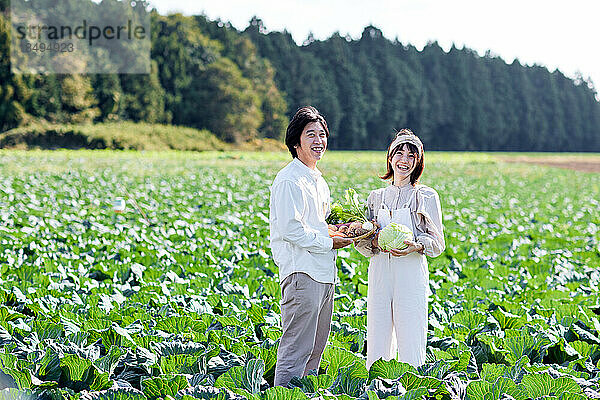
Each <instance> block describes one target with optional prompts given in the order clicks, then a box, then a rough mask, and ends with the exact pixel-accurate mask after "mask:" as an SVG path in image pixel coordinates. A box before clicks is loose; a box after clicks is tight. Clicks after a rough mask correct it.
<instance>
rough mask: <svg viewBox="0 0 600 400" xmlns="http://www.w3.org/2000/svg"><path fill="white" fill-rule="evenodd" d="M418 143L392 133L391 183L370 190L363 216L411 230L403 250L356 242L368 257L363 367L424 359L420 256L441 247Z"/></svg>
mask: <svg viewBox="0 0 600 400" xmlns="http://www.w3.org/2000/svg"><path fill="white" fill-rule="evenodd" d="M423 166H424V162H423V144H422V143H421V140H420V139H419V138H418V137H417V136H416V135H414V134H413V133H412V132H411V131H410V130H409V129H403V130H401V131H400V132H398V133H397V135H396V137H395V139H394V140H393V141H392V143H391V144H390V146H389V148H388V152H387V172H386V173H385V174H384V175H383V176H381V179H384V180H387V179H392V181H391V185H390V186H388V187H385V188H383V189H377V190H374V191H372V192H371V194H370V195H369V198H368V199H367V207H368V210H367V213H368V215H367V217H368V218H370V219H376V221H377V223H378V224H379V225H380V227H381V228H383V227H385V226H386V225H387V224H389V223H390V222H397V223H401V224H404V225H406V226H408V227H409V228H411V229H412V231H413V236H414V241H409V240H407V241H405V243H406V244H407V246H408V247H406V248H405V249H403V250H391V251H389V252H384V251H382V250H381V249H380V248H379V246H378V243H377V235H376V236H374V237H371V238H368V239H364V240H362V241H359V242H358V243H357V245H356V248H357V249H358V251H359V252H360V253H361V254H363V255H365V256H367V257H370V262H369V286H368V293H367V368H370V367H371V365H372V364H373V363H374V362H375V361H377V360H378V359H380V358H383V359H385V360H390V359H393V358H396V354H395V353H396V348H397V351H398V358H397V359H398V360H399V361H402V362H406V363H409V364H411V365H413V366H415V367H416V366H419V365H422V364H423V363H424V362H425V347H426V344H427V296H428V294H429V271H428V267H427V259H426V258H425V255H428V256H430V257H436V256H438V255H440V253H441V252H442V251H444V248H445V243H444V233H443V226H442V212H441V208H440V201H439V197H438V194H437V192H436V191H435V190H433V189H431V188H429V187H427V186H424V185H419V184H418V180H419V177H420V176H421V173H422V172H423Z"/></svg>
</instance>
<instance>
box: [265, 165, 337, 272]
mask: <svg viewBox="0 0 600 400" xmlns="http://www.w3.org/2000/svg"><path fill="white" fill-rule="evenodd" d="M329 209H330V192H329V186H327V182H325V180H324V179H323V177H322V176H321V172H320V171H319V170H317V169H316V168H315V169H314V170H312V169H310V168H309V167H307V166H306V165H304V163H302V161H300V160H298V159H297V158H294V159H293V161H292V162H291V163H289V164H288V165H287V166H285V167H284V168H283V169H282V170H281V171H279V173H278V174H277V176H276V177H275V180H274V181H273V185H272V186H271V199H270V203H269V210H270V216H269V222H270V228H271V236H270V240H271V251H272V253H273V259H274V261H275V264H276V265H277V266H278V267H279V280H280V281H283V280H284V279H285V278H286V277H287V276H288V275H290V274H292V273H294V272H304V273H306V274H308V275H309V276H310V277H311V278H312V279H314V280H315V281H317V282H322V283H335V278H336V273H335V257H336V252H335V250H333V239H331V238H330V237H329V234H328V232H327V223H326V222H325V217H326V216H327V215H328V213H329Z"/></svg>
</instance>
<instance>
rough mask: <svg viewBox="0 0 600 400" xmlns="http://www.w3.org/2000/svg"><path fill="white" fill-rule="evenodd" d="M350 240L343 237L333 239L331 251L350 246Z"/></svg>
mask: <svg viewBox="0 0 600 400" xmlns="http://www.w3.org/2000/svg"><path fill="white" fill-rule="evenodd" d="M351 244H352V239H350V238H345V237H334V238H333V249H334V250H335V249H341V248H342V247H346V246H350V245H351Z"/></svg>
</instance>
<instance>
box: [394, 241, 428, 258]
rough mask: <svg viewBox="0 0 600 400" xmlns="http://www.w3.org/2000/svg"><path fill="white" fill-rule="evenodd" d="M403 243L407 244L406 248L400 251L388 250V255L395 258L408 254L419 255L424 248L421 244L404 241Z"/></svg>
mask: <svg viewBox="0 0 600 400" xmlns="http://www.w3.org/2000/svg"><path fill="white" fill-rule="evenodd" d="M404 243H405V244H407V245H408V247H406V248H405V249H402V250H398V249H392V250H390V254H391V255H393V256H395V257H402V256H407V255H409V254H410V253H420V252H422V251H423V250H424V247H423V245H422V244H421V243H417V242H414V241H412V240H405V241H404Z"/></svg>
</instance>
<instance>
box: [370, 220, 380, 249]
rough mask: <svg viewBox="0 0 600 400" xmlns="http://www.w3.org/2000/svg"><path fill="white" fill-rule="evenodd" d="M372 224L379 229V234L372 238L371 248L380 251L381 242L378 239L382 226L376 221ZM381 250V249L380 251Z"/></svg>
mask: <svg viewBox="0 0 600 400" xmlns="http://www.w3.org/2000/svg"><path fill="white" fill-rule="evenodd" d="M371 222H372V223H373V225H375V227H376V228H377V233H375V234H374V235H373V236H372V237H371V247H372V248H374V249H379V241H378V239H379V231H380V230H381V225H379V224H378V223H377V221H376V220H372V221H371ZM379 250H381V249H379Z"/></svg>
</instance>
